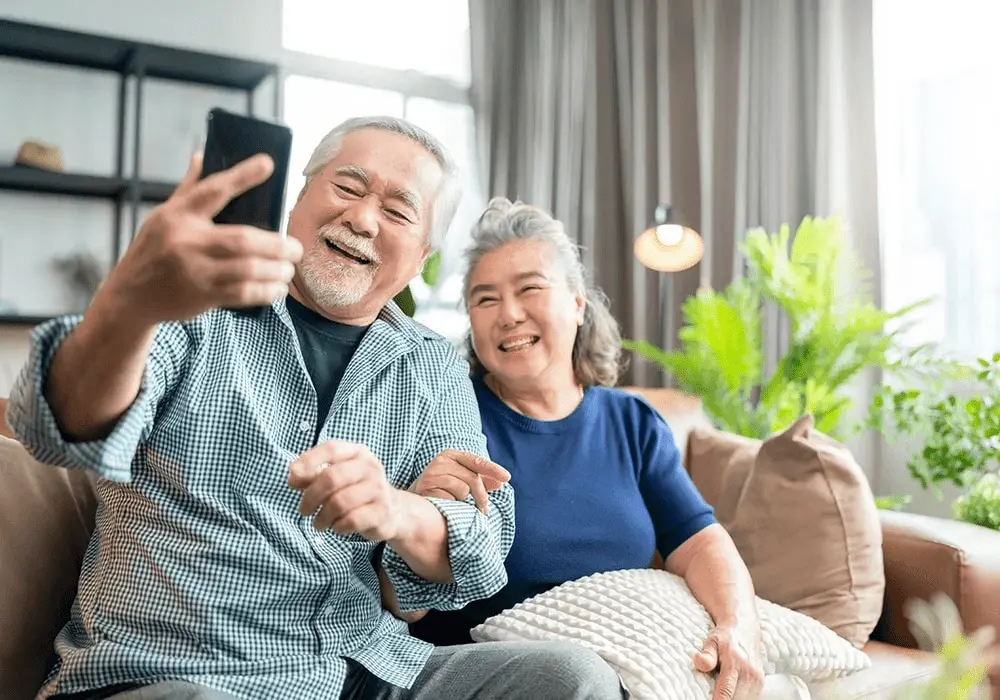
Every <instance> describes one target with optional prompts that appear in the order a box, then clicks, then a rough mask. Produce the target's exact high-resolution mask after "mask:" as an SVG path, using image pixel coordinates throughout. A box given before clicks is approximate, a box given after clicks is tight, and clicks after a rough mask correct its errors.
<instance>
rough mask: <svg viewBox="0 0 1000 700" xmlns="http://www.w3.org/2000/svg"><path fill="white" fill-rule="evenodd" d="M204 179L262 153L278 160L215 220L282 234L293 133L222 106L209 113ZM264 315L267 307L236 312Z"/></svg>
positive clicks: (202, 171)
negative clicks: (256, 183)
mask: <svg viewBox="0 0 1000 700" xmlns="http://www.w3.org/2000/svg"><path fill="white" fill-rule="evenodd" d="M205 133H206V137H205V151H204V155H203V157H202V166H201V177H202V178H205V177H207V176H209V175H211V174H212V173H217V172H219V171H220V170H226V169H227V168H231V167H233V166H234V165H236V164H237V163H239V162H240V161H243V160H246V159H247V158H250V157H251V156H254V155H257V154H258V153H266V154H267V155H269V156H270V157H271V159H272V160H273V161H274V172H272V173H271V177H269V178H268V179H267V180H265V181H264V182H262V183H261V184H259V185H257V186H256V187H254V188H253V189H251V190H248V191H246V192H244V193H243V194H241V195H239V196H238V197H236V198H235V199H233V200H231V201H230V202H229V203H228V204H227V205H226V206H225V208H224V209H223V210H222V211H220V212H219V213H218V214H217V215H216V216H215V218H214V221H215V222H216V223H217V224H243V225H248V226H256V227H257V228H261V229H264V230H266V231H274V232H275V235H280V233H279V232H280V230H281V215H282V209H283V207H284V204H285V183H286V181H287V180H288V161H289V158H290V157H291V152H292V130H291V129H289V128H288V127H287V126H284V125H283V124H277V123H275V122H270V121H265V120H263V119H255V118H253V117H246V116H243V115H241V114H234V113H232V112H227V111H225V110H223V109H219V108H218V107H216V108H214V109H212V110H211V111H209V113H208V128H207V129H206V132H205ZM232 311H236V312H238V313H241V314H245V315H249V316H256V317H260V316H262V315H263V314H264V313H265V312H266V311H267V307H249V308H241V309H232Z"/></svg>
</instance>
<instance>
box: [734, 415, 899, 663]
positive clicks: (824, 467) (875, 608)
mask: <svg viewBox="0 0 1000 700" xmlns="http://www.w3.org/2000/svg"><path fill="white" fill-rule="evenodd" d="M720 522H722V524H723V525H724V526H725V527H726V529H727V530H728V531H729V533H730V534H731V535H732V537H733V540H734V542H735V543H736V546H737V548H738V549H739V551H740V553H741V554H742V555H743V558H744V560H745V561H746V563H747V566H748V567H749V568H750V573H751V574H752V576H753V580H754V585H755V586H756V589H757V594H758V595H759V596H761V597H762V598H764V599H766V600H770V601H772V602H775V603H778V604H779V605H784V606H786V607H789V608H792V609H793V610H798V611H799V612H802V613H804V614H806V615H809V616H811V617H813V618H814V619H816V620H819V621H820V622H822V623H823V624H825V625H826V626H827V627H829V628H830V629H832V630H834V631H835V632H837V633H838V634H839V635H841V636H842V637H844V638H845V639H847V640H848V641H850V642H852V643H853V644H855V645H856V646H858V647H861V646H863V645H864V644H865V643H866V642H867V641H868V637H869V635H870V634H871V631H872V630H873V629H874V627H875V624H876V623H877V622H878V619H879V615H880V614H881V612H882V598H883V594H884V592H885V573H884V571H883V566H882V530H881V526H880V524H879V517H878V510H877V509H876V508H875V499H874V496H873V495H872V492H871V488H870V487H869V485H868V480H867V479H866V478H865V475H864V472H863V471H862V470H861V467H860V466H859V465H858V463H857V462H856V461H855V460H854V458H853V457H852V456H851V453H850V451H849V450H848V449H847V448H846V447H844V446H843V445H841V444H839V443H837V442H836V441H834V440H832V439H830V438H829V437H827V436H825V435H823V434H821V433H819V432H818V431H815V430H813V422H812V418H811V417H810V416H806V417H804V418H801V419H799V420H798V421H797V422H796V423H795V424H794V425H792V426H791V427H790V428H788V429H787V430H785V431H784V432H783V433H779V434H777V435H774V436H772V437H770V438H768V439H767V440H765V441H764V442H763V444H762V445H761V448H760V452H759V453H758V454H757V459H756V461H755V462H754V466H753V469H752V470H751V472H750V475H749V478H748V479H747V481H746V485H745V487H744V489H743V491H742V494H741V495H740V497H739V499H738V502H737V504H736V508H735V512H734V513H733V514H732V516H731V517H727V519H725V520H722V521H720Z"/></svg>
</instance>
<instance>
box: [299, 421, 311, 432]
mask: <svg viewBox="0 0 1000 700" xmlns="http://www.w3.org/2000/svg"><path fill="white" fill-rule="evenodd" d="M310 428H312V425H310V424H309V421H307V420H304V421H302V422H301V423H299V430H301V431H302V432H303V433H308V432H309V429H310Z"/></svg>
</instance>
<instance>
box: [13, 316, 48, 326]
mask: <svg viewBox="0 0 1000 700" xmlns="http://www.w3.org/2000/svg"><path fill="white" fill-rule="evenodd" d="M53 318H55V316H16V315H11V314H0V326H37V325H38V324H39V323H45V322H46V321H49V320H51V319H53Z"/></svg>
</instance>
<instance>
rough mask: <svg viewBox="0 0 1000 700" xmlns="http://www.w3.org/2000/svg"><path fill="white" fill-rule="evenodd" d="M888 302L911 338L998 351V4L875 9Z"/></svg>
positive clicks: (961, 352)
mask: <svg viewBox="0 0 1000 700" xmlns="http://www.w3.org/2000/svg"><path fill="white" fill-rule="evenodd" d="M874 7H875V28H874V29H875V64H876V84H875V91H876V93H875V94H876V119H877V134H878V136H877V139H878V158H879V164H878V169H879V207H880V219H881V233H882V257H883V269H884V282H883V287H884V301H885V304H886V306H887V307H889V308H898V307H900V306H903V305H905V304H909V303H912V302H914V301H917V300H919V299H923V298H926V297H934V298H935V300H936V301H935V303H934V304H932V305H931V306H930V307H928V308H927V309H925V310H924V311H923V312H922V313H923V322H922V323H920V324H919V325H918V326H917V327H916V328H915V329H914V330H913V331H911V333H912V334H913V338H912V339H913V340H914V341H917V342H937V343H940V344H941V347H942V348H943V349H945V350H947V351H950V352H951V353H953V354H954V355H956V356H957V357H962V358H971V357H975V356H982V355H986V354H990V355H992V354H993V353H994V352H996V351H998V350H1000V274H998V271H997V268H998V263H997V261H998V260H1000V230H998V229H997V222H998V221H1000V176H998V172H997V169H998V167H1000V166H998V164H1000V88H998V86H1000V43H998V42H997V41H996V39H995V36H994V33H995V28H996V27H997V26H998V23H1000V3H996V2H983V1H981V0H957V1H952V2H947V3H943V2H939V1H938V0H880V2H877V3H875V6H874Z"/></svg>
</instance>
